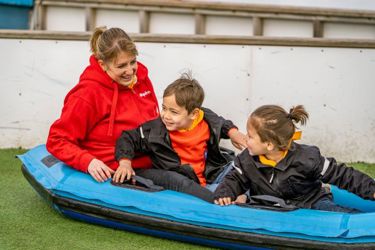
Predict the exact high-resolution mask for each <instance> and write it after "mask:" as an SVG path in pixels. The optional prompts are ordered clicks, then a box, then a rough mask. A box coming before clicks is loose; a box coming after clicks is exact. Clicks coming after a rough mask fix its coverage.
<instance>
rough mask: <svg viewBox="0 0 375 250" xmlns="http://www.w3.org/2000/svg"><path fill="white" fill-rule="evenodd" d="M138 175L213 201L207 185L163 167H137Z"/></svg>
mask: <svg viewBox="0 0 375 250" xmlns="http://www.w3.org/2000/svg"><path fill="white" fill-rule="evenodd" d="M135 172H136V175H139V176H141V177H143V178H146V179H149V180H152V181H153V182H154V184H155V185H158V186H162V187H164V188H165V189H169V190H173V191H178V192H182V193H186V194H190V195H194V196H196V197H198V198H201V199H202V200H205V201H208V202H211V203H213V201H214V195H213V193H212V192H211V191H210V190H208V189H207V188H205V187H202V186H201V185H199V184H198V183H196V182H194V181H193V180H191V179H189V178H188V177H186V176H184V175H182V174H179V173H177V172H174V171H167V170H163V169H153V168H151V169H136V170H135Z"/></svg>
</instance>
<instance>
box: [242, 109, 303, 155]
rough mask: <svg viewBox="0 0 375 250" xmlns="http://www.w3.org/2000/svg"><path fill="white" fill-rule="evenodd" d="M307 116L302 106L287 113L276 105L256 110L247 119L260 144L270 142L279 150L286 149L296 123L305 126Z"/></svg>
mask: <svg viewBox="0 0 375 250" xmlns="http://www.w3.org/2000/svg"><path fill="white" fill-rule="evenodd" d="M308 118H309V114H308V113H307V112H306V110H305V108H304V107H303V106H302V105H297V106H295V107H293V108H291V109H290V111H289V113H287V112H286V111H285V110H284V109H283V108H282V107H280V106H277V105H264V106H261V107H259V108H257V109H256V110H255V111H254V112H253V113H252V114H251V115H250V117H249V120H248V124H251V125H252V126H253V127H254V129H255V130H256V131H257V133H258V135H259V137H260V139H261V141H262V142H272V143H273V144H274V145H275V146H276V147H277V148H278V149H279V150H286V149H288V146H289V143H290V141H291V139H292V137H293V134H294V132H295V130H296V125H295V124H296V123H301V125H305V124H306V122H307V119H308Z"/></svg>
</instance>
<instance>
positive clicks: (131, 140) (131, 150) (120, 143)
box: [115, 126, 143, 161]
mask: <svg viewBox="0 0 375 250" xmlns="http://www.w3.org/2000/svg"><path fill="white" fill-rule="evenodd" d="M141 131H142V126H140V127H138V128H137V129H133V130H127V131H123V132H122V133H121V136H120V137H119V138H118V139H117V141H116V149H115V157H116V160H117V161H120V160H121V159H122V158H127V159H133V158H134V156H135V153H136V152H137V153H142V152H143V147H142V132H141Z"/></svg>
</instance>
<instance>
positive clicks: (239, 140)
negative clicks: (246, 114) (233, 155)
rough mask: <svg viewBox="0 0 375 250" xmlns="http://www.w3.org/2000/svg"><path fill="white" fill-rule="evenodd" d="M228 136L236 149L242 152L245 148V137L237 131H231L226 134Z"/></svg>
mask: <svg viewBox="0 0 375 250" xmlns="http://www.w3.org/2000/svg"><path fill="white" fill-rule="evenodd" d="M228 136H229V138H230V140H231V142H232V144H233V146H235V147H236V148H238V149H239V150H243V149H244V148H246V135H244V134H243V133H241V132H240V131H238V129H231V130H229V132H228Z"/></svg>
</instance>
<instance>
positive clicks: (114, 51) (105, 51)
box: [90, 27, 138, 62]
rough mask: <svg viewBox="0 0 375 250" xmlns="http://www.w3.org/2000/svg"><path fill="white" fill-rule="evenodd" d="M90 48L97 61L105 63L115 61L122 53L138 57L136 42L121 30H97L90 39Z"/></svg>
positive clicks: (104, 28)
mask: <svg viewBox="0 0 375 250" xmlns="http://www.w3.org/2000/svg"><path fill="white" fill-rule="evenodd" d="M90 47H91V51H92V53H93V54H94V56H95V57H96V59H98V60H102V61H104V62H110V61H113V60H114V59H116V57H117V56H118V54H119V53H121V52H128V53H131V54H132V55H134V56H137V55H138V51H137V48H136V46H135V44H134V42H133V41H132V40H131V38H130V37H129V36H128V34H126V32H125V31H123V30H122V29H120V28H110V29H107V28H106V27H97V28H95V30H94V32H93V34H92V36H91V39H90Z"/></svg>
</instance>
